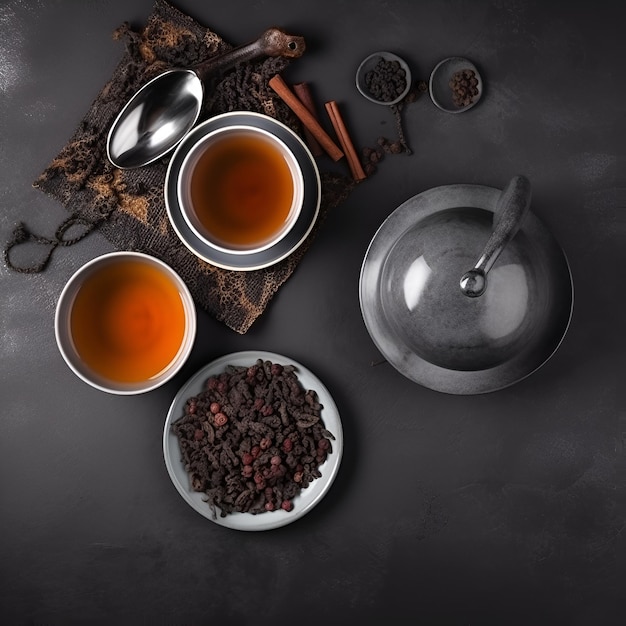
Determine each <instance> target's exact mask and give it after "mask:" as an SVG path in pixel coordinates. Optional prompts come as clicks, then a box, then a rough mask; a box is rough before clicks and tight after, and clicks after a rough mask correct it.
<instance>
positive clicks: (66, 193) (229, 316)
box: [5, 0, 352, 333]
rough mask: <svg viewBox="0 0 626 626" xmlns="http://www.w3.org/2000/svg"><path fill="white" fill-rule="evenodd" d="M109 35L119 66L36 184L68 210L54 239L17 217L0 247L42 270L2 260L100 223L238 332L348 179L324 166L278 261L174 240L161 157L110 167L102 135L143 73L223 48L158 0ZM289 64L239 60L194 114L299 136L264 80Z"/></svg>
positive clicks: (70, 239) (61, 242)
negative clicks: (243, 259) (235, 114)
mask: <svg viewBox="0 0 626 626" xmlns="http://www.w3.org/2000/svg"><path fill="white" fill-rule="evenodd" d="M267 26H271V24H269V25H267ZM293 34H300V33H293ZM114 36H115V37H116V38H117V39H122V40H124V41H125V42H126V48H125V51H124V54H123V57H122V59H121V61H120V63H119V65H118V66H117V68H116V69H115V71H114V72H113V76H112V77H111V79H110V80H109V82H107V84H106V85H105V86H104V87H103V88H102V90H101V92H100V93H99V94H98V96H97V97H96V99H95V101H94V102H93V104H92V105H91V107H90V109H89V111H88V112H87V114H86V115H85V117H84V118H83V120H82V121H81V122H80V124H79V126H78V128H77V129H76V131H75V133H74V135H73V136H72V137H71V139H70V141H69V142H68V144H67V145H66V146H65V147H63V149H62V150H61V151H60V152H59V154H58V155H57V156H56V158H54V159H53V161H52V163H51V164H50V165H49V166H48V167H47V168H46V170H45V171H44V172H43V173H42V174H41V176H40V177H39V178H38V179H37V180H36V181H35V183H34V185H35V187H37V188H39V189H40V190H42V191H43V192H45V193H46V194H49V195H50V196H52V197H54V198H56V199H57V200H59V201H60V202H61V203H62V204H63V205H64V206H65V207H66V208H67V209H68V210H69V211H71V214H70V216H69V217H68V219H67V220H66V221H65V222H64V223H63V224H62V225H61V226H60V227H59V229H58V230H57V233H56V234H55V237H54V239H47V238H44V237H37V236H35V235H33V234H32V233H30V232H29V231H28V229H27V228H26V227H25V226H24V225H20V226H19V227H18V229H17V230H16V231H15V233H14V237H13V240H12V241H11V242H10V246H9V248H8V249H7V252H6V255H5V258H6V260H7V263H8V264H9V265H10V266H12V267H13V268H14V269H18V270H21V271H40V270H42V269H43V268H44V267H45V265H46V263H47V258H46V260H45V261H44V262H42V263H41V264H39V265H37V266H34V267H30V268H16V267H14V265H13V263H12V262H11V261H10V255H9V250H10V248H12V247H13V246H15V245H16V244H19V243H22V242H26V241H31V242H35V243H41V244H45V245H47V246H48V247H49V252H50V254H51V253H52V251H53V250H54V248H56V247H58V246H68V245H71V244H73V243H75V242H76V241H78V240H80V239H82V238H83V237H84V236H85V235H86V234H87V233H88V232H89V231H91V230H92V229H94V228H98V229H99V231H100V232H101V233H102V234H103V235H104V236H105V237H106V238H107V239H108V240H109V241H110V242H111V243H112V244H113V246H114V247H115V248H116V249H121V250H137V251H141V252H146V253H148V254H151V255H153V256H155V257H158V258H160V259H162V260H164V261H165V262H167V263H168V264H169V265H170V266H172V267H173V268H174V269H175V270H176V271H177V272H178V273H179V274H180V275H181V277H182V278H183V280H184V281H185V282H186V283H187V285H188V287H189V289H190V290H191V292H192V294H193V296H194V299H195V301H196V303H197V304H198V305H199V306H200V307H202V308H203V309H205V310H206V311H208V312H209V313H210V314H212V315H213V316H214V317H215V318H217V319H218V320H220V321H222V322H224V323H225V324H226V325H227V326H228V327H230V328H232V329H233V330H235V331H237V332H239V333H245V332H246V331H247V330H248V329H249V328H250V326H251V324H252V323H253V322H254V321H255V320H256V319H257V318H258V316H259V315H260V314H261V313H262V312H263V311H264V309H265V308H266V306H267V304H268V302H269V301H270V299H271V298H272V296H273V295H274V294H275V293H276V291H277V290H278V289H279V287H280V286H281V285H282V284H284V282H285V281H286V280H287V279H288V278H289V277H290V276H291V274H292V273H293V271H294V270H295V269H296V267H297V265H298V263H299V262H300V260H301V259H302V257H303V255H304V254H305V252H306V250H307V249H308V247H309V246H310V244H311V241H312V240H313V239H314V237H315V234H316V231H317V229H318V228H319V226H320V224H321V222H322V221H323V218H324V215H325V214H326V213H327V211H328V210H329V209H330V208H332V207H334V206H336V205H337V204H339V203H340V202H341V201H342V200H343V199H345V197H346V196H347V195H348V194H349V192H350V190H351V188H352V182H351V179H349V178H347V177H343V176H337V175H336V174H331V173H324V172H322V174H321V177H322V198H321V207H320V218H319V219H318V221H317V223H316V226H315V228H314V229H313V231H312V233H311V235H310V236H309V237H308V238H307V240H306V241H305V242H304V243H303V244H302V245H301V246H300V247H299V248H298V249H297V250H296V251H295V252H294V253H293V254H291V255H290V256H289V257H288V258H287V259H285V260H284V261H281V262H279V263H277V264H276V265H274V266H272V267H270V268H266V269H262V270H255V271H250V272H234V271H228V270H224V269H220V268H217V267H214V266H212V265H210V264H208V263H206V262H204V261H203V260H201V259H199V258H198V257H196V256H195V255H194V254H192V253H191V252H190V251H189V250H188V249H187V248H186V246H185V245H184V244H182V242H181V241H180V240H179V239H178V237H177V236H176V234H175V232H174V231H173V229H172V227H171V226H170V223H169V220H168V216H167V211H166V208H165V201H164V197H163V186H164V182H165V175H166V171H167V161H166V160H165V159H164V160H162V161H159V162H156V163H153V164H150V165H148V166H146V167H143V168H138V169H135V170H120V169H117V168H115V167H113V166H112V165H111V164H110V162H109V161H108V159H107V156H106V138H107V133H108V130H109V128H110V126H111V123H112V122H113V120H114V119H115V117H116V116H117V114H118V113H119V111H120V110H121V108H122V106H123V105H124V104H125V103H126V102H127V101H128V100H129V99H130V97H131V96H132V95H133V94H134V93H135V92H136V91H137V90H138V89H139V88H140V87H141V86H142V85H143V84H144V83H146V82H147V81H148V80H150V79H151V78H153V77H154V76H156V75H157V74H159V73H161V72H162V71H164V70H166V69H169V68H171V67H186V66H190V65H193V64H195V63H197V62H200V61H202V60H204V59H206V58H208V57H210V56H213V55H215V54H217V53H221V52H223V51H226V50H228V49H229V48H230V47H231V46H230V45H229V44H227V43H226V42H225V41H223V39H222V38H221V37H220V36H219V35H217V34H216V33H215V32H213V31H211V30H210V29H207V28H204V27H202V26H201V25H200V24H198V23H197V22H196V21H194V20H193V19H191V18H190V17H189V16H187V15H185V14H183V13H181V12H180V11H179V10H177V9H175V8H174V7H173V6H171V5H169V4H167V3H166V2H165V1H164V0H157V1H156V3H155V5H154V8H153V11H152V13H151V14H150V16H149V18H148V20H147V23H146V25H145V27H144V28H143V29H142V30H141V31H140V32H135V31H133V30H132V29H131V28H130V26H129V25H128V24H124V25H123V26H122V27H120V28H119V29H118V30H117V31H116V32H115V34H114ZM288 63H289V61H287V60H285V59H274V58H270V59H265V60H260V61H256V62H249V63H244V64H241V65H240V66H238V67H237V68H236V69H234V70H232V71H230V72H229V73H227V74H224V75H223V76H222V78H221V79H218V81H217V82H216V83H215V85H214V86H213V88H212V89H211V90H210V93H208V94H207V97H206V99H205V103H204V107H203V111H202V114H201V117H200V121H202V120H203V119H206V118H207V117H210V116H213V115H217V114H219V113H224V112H227V111H232V110H248V111H256V112H259V113H264V114H266V115H269V116H271V117H274V118H276V119H278V120H280V121H281V122H283V123H285V124H286V125H287V126H289V127H290V128H292V129H293V130H294V131H295V132H297V133H299V134H302V129H301V127H300V124H299V122H298V120H297V119H296V118H295V117H294V115H293V113H292V112H291V110H290V109H288V107H286V105H285V104H284V103H283V102H282V101H281V100H279V99H278V98H277V96H276V94H275V93H274V92H273V91H272V90H271V88H269V87H268V84H267V83H268V80H269V78H271V77H272V76H273V75H274V74H276V73H280V72H282V71H283V70H284V69H285V68H286V67H287V65H288ZM77 232H78V233H79V234H76V233H77Z"/></svg>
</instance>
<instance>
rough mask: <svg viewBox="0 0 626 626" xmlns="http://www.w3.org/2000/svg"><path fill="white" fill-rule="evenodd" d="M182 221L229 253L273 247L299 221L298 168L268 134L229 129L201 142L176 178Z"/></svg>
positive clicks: (301, 186)
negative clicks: (183, 219)
mask: <svg viewBox="0 0 626 626" xmlns="http://www.w3.org/2000/svg"><path fill="white" fill-rule="evenodd" d="M177 193H178V199H179V202H180V206H181V208H182V212H183V216H184V218H185V221H186V222H187V224H188V225H189V227H190V228H191V229H192V230H193V231H194V232H195V234H196V235H197V236H198V237H200V238H201V239H202V240H204V241H205V242H206V243H207V244H208V245H210V246H213V247H215V248H217V249H220V250H223V251H226V252H229V253H235V254H237V253H241V254H246V253H252V252H259V251H261V250H264V249H267V248H269V247H270V246H273V245H275V244H276V243H277V242H278V241H280V240H281V239H282V238H283V237H284V236H285V235H286V234H287V233H288V232H289V230H290V229H291V228H292V226H293V225H294V224H295V222H296V220H297V219H298V215H299V214H300V209H301V207H302V201H303V195H304V181H303V177H302V172H301V171H300V166H299V164H298V162H297V160H296V158H295V157H294V155H293V154H292V152H291V150H290V149H289V148H288V147H287V146H286V145H285V144H284V143H283V142H282V141H281V140H280V139H278V138H277V137H275V136H274V135H272V134H271V133H269V132H267V131H265V130H263V129H259V128H253V127H243V126H241V127H239V126H232V127H226V128H222V129H219V130H216V131H215V132H213V133H209V134H208V135H206V136H205V137H202V138H201V139H200V140H199V141H198V143H197V144H196V145H195V146H193V147H192V148H191V150H190V151H189V153H188V154H187V156H186V157H185V160H184V161H183V164H182V166H181V170H180V173H179V178H178V182H177Z"/></svg>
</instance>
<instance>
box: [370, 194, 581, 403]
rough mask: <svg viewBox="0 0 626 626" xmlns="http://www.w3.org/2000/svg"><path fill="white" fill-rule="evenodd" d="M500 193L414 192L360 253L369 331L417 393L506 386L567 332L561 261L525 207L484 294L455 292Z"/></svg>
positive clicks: (566, 276)
mask: <svg viewBox="0 0 626 626" xmlns="http://www.w3.org/2000/svg"><path fill="white" fill-rule="evenodd" d="M500 195H501V192H500V190H499V189H495V188H492V187H485V186H480V185H447V186H442V187H436V188H434V189H430V190H428V191H425V192H423V193H420V194H418V195H416V196H414V197H412V198H410V199H409V200H407V201H406V202H405V203H404V204H402V205H401V206H400V207H398V208H397V209H396V210H395V211H394V212H393V213H392V214H391V215H390V216H389V217H388V218H387V219H386V220H385V222H384V223H383V224H382V225H381V227H380V228H379V229H378V231H377V232H376V234H375V236H374V238H373V239H372V241H371V243H370V245H369V248H368V250H367V253H366V255H365V259H364V261H363V265H362V268H361V277H360V301H361V311H362V315H363V319H364V322H365V325H366V327H367V330H368V331H369V333H370V335H371V337H372V340H373V341H374V343H375V344H376V346H377V347H378V349H379V350H380V351H381V353H382V354H383V356H384V357H385V358H386V359H387V361H388V362H389V363H391V364H392V365H393V366H394V367H395V368H396V369H397V370H398V371H399V372H401V373H402V374H404V375H405V376H407V377H408V378H410V379H411V380H413V381H415V382H417V383H419V384H421V385H423V386H425V387H428V388H431V389H434V390H437V391H442V392H446V393H451V394H478V393H485V392H491V391H495V390H497V389H501V388H503V387H507V386H509V385H511V384H513V383H515V382H518V381H519V380H521V379H523V378H525V377H526V376H528V375H529V374H531V373H532V372H534V371H535V370H537V369H538V368H539V367H540V366H541V365H542V364H543V363H545V362H546V361H547V360H548V359H549V358H550V356H552V354H553V353H554V352H555V351H556V349H557V348H558V346H559V345H560V343H561V341H562V339H563V337H564V336H565V333H566V331H567V328H568V326H569V323H570V319H571V315H572V308H573V286H572V278H571V273H570V269H569V265H568V262H567V259H566V257H565V254H564V253H563V250H562V249H561V247H560V246H559V245H558V243H557V242H556V240H555V239H554V237H553V236H552V235H551V233H550V232H549V231H548V230H547V229H546V228H545V226H544V225H543V224H542V223H541V221H540V220H539V219H538V218H537V217H536V216H535V215H534V214H533V213H532V212H530V211H529V212H528V213H527V214H526V215H525V217H524V218H523V221H522V224H521V228H520V229H519V231H518V232H517V234H516V235H515V237H514V238H513V239H512V240H511V241H509V242H508V243H507V244H506V246H505V247H504V249H503V250H502V252H501V253H500V255H499V257H498V259H497V261H496V262H495V264H494V265H493V267H492V268H491V270H490V273H489V280H488V286H487V288H486V290H485V293H484V294H483V295H482V296H481V297H478V298H477V297H471V298H470V297H467V295H466V294H465V293H463V292H462V290H461V289H460V287H459V280H460V278H461V277H462V276H463V274H464V273H465V272H466V271H467V270H468V269H469V268H471V267H472V266H473V265H474V263H475V262H476V259H477V258H479V257H480V254H481V251H482V250H483V248H484V246H485V243H486V241H487V240H488V239H489V237H490V234H491V232H492V230H493V221H494V211H495V209H496V206H497V203H498V199H499V197H500Z"/></svg>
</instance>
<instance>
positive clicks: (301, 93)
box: [293, 83, 324, 157]
mask: <svg viewBox="0 0 626 626" xmlns="http://www.w3.org/2000/svg"><path fill="white" fill-rule="evenodd" d="M293 90H294V92H295V94H296V96H298V98H300V102H302V104H304V106H305V107H306V108H307V109H308V110H309V113H311V115H313V117H315V119H316V120H317V121H318V122H319V117H318V116H317V112H316V110H315V103H314V102H313V96H312V95H311V89H310V88H309V84H308V83H296V84H295V85H294V86H293ZM304 139H305V141H306V143H307V145H308V146H309V149H310V150H311V154H313V156H316V157H317V156H321V155H322V154H323V152H324V151H323V150H322V146H320V143H319V141H318V140H317V139H315V137H314V135H313V133H312V132H311V131H310V130H309V129H308V128H307V127H306V126H305V127H304Z"/></svg>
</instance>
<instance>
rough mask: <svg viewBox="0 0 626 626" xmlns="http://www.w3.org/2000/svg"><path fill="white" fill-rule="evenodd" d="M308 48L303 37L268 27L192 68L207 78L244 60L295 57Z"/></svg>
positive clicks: (202, 78) (202, 77) (203, 77)
mask: <svg viewBox="0 0 626 626" xmlns="http://www.w3.org/2000/svg"><path fill="white" fill-rule="evenodd" d="M305 49H306V45H305V42H304V38H303V37H297V36H294V35H288V34H287V33H285V32H284V31H283V30H281V29H280V28H276V27H272V28H268V29H267V30H266V31H265V32H264V33H263V34H262V35H261V36H260V37H259V38H258V39H255V40H254V41H251V42H250V43H247V44H244V45H242V46H238V47H236V48H233V49H232V50H229V51H228V52H224V53H223V54H219V55H217V56H214V57H213V58H211V59H207V60H206V61H204V62H203V63H199V64H198V65H195V66H194V67H193V68H192V69H193V71H194V72H195V73H196V74H197V75H198V77H199V78H200V80H202V81H204V80H206V79H207V78H208V77H209V76H210V75H211V74H217V73H218V72H224V71H225V70H228V69H230V68H231V67H234V66H235V65H237V64H239V63H243V62H244V61H251V60H252V59H257V58H259V57H263V56H268V57H286V58H290V59H295V58H298V57H300V56H302V54H304V51H305Z"/></svg>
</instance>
